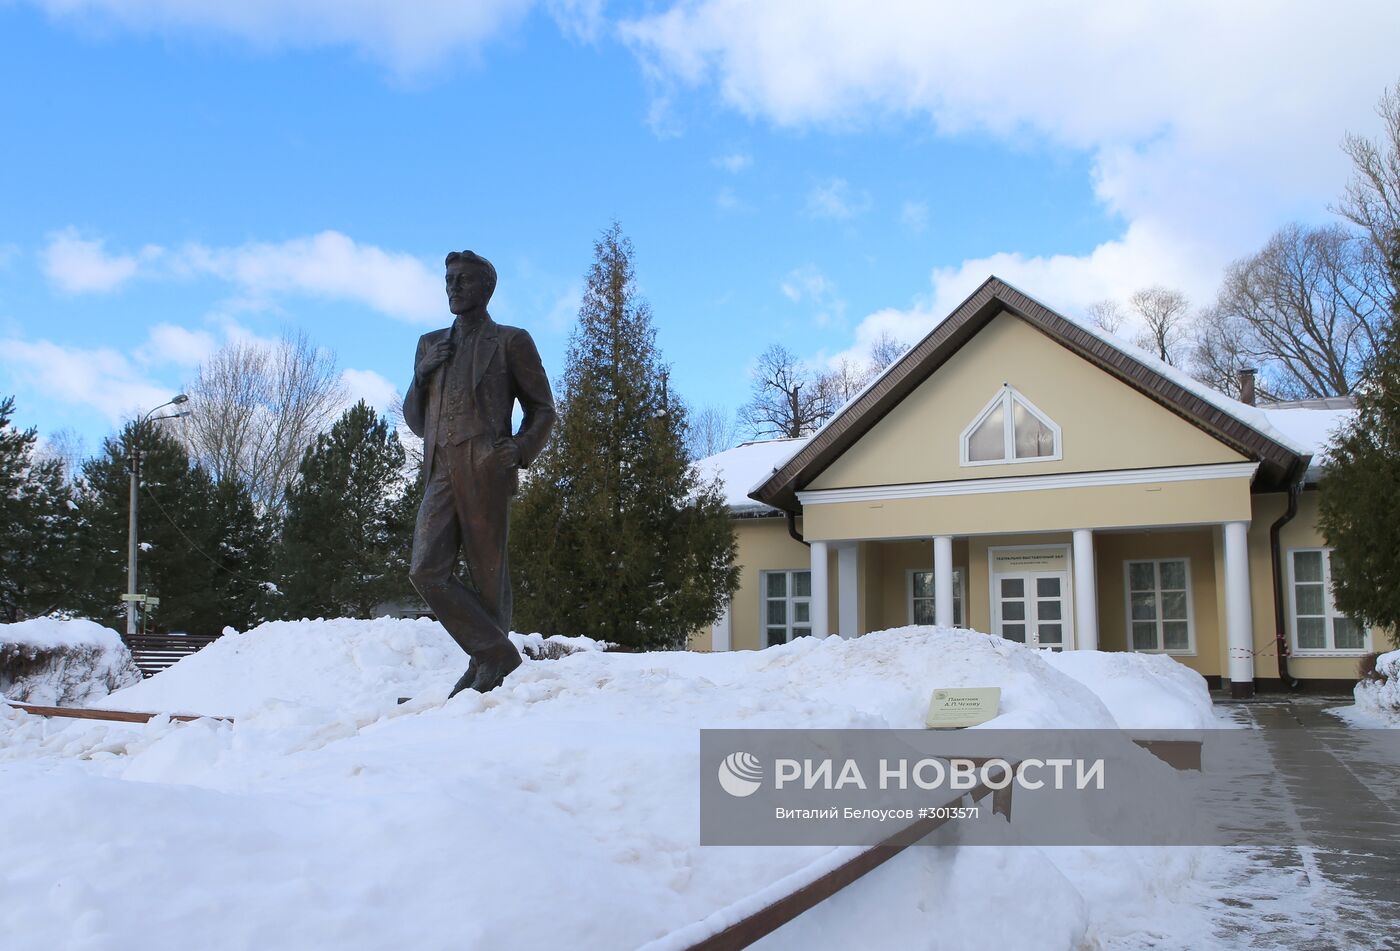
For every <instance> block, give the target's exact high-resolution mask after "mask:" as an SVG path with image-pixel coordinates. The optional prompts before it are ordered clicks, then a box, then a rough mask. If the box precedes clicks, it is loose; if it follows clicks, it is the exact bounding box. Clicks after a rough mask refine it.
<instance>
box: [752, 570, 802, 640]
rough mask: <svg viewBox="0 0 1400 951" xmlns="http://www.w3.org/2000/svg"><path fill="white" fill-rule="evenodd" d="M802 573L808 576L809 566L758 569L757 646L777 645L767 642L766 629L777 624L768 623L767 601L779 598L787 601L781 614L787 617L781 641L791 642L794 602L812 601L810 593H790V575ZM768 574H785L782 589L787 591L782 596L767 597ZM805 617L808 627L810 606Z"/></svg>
mask: <svg viewBox="0 0 1400 951" xmlns="http://www.w3.org/2000/svg"><path fill="white" fill-rule="evenodd" d="M802 573H805V574H807V575H808V576H810V575H811V573H812V569H811V568H771V569H764V570H762V571H760V572H759V573H758V591H759V597H758V625H759V626H758V643H759V647H760V648H762V647H776V646H777V645H775V644H769V643H768V629H769V628H770V627H777V626H778V625H776V624H770V623H768V602H769V601H779V600H781V601H785V602H786V603H787V610H786V611H785V612H784V614H783V616H784V617H785V618H786V619H787V621H786V624H784V627H785V631H784V638H783V643H784V644H791V643H792V628H793V619H792V618H793V614H795V613H796V612H795V611H794V610H793V605H794V604H796V603H797V602H799V601H800V602H806V603H807V604H808V605H810V604H811V603H812V597H811V595H808V596H806V597H795V596H794V595H793V593H792V576H793V575H794V574H802ZM769 575H786V576H787V585H786V586H785V587H784V589H783V590H784V591H786V592H787V594H786V595H785V596H784V597H783V598H770V597H768V576H769ZM807 590H809V591H810V590H811V588H810V587H809V588H808V589H807ZM807 617H808V621H807V627H809V628H810V627H811V626H812V622H811V620H810V619H811V617H812V612H811V608H810V607H809V608H808V609H807Z"/></svg>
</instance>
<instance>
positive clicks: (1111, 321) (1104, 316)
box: [1084, 300, 1127, 334]
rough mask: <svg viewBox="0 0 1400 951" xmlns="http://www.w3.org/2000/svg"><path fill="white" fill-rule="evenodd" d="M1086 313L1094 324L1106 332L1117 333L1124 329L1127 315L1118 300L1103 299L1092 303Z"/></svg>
mask: <svg viewBox="0 0 1400 951" xmlns="http://www.w3.org/2000/svg"><path fill="white" fill-rule="evenodd" d="M1084 312H1085V314H1086V315H1087V316H1088V318H1089V320H1090V321H1091V322H1092V323H1093V325H1094V326H1095V327H1097V328H1099V329H1100V330H1102V331H1103V332H1104V333H1110V334H1116V333H1118V331H1120V330H1122V329H1123V322H1124V321H1125V320H1127V315H1126V314H1124V313H1123V308H1122V307H1121V306H1120V305H1119V303H1118V302H1117V301H1116V300H1101V301H1096V302H1095V303H1093V304H1090V305H1089V306H1088V307H1087V308H1086V309H1085V311H1084Z"/></svg>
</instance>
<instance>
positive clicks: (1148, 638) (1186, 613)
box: [1124, 558, 1196, 654]
mask: <svg viewBox="0 0 1400 951" xmlns="http://www.w3.org/2000/svg"><path fill="white" fill-rule="evenodd" d="M1124 572H1125V574H1126V576H1127V591H1128V644H1129V646H1130V647H1131V648H1132V649H1133V650H1135V651H1151V652H1156V653H1167V654H1194V653H1195V652H1196V631H1195V625H1194V624H1193V623H1192V621H1191V561H1190V559H1188V558H1160V559H1156V560H1142V561H1129V562H1127V563H1126V565H1125V566H1124Z"/></svg>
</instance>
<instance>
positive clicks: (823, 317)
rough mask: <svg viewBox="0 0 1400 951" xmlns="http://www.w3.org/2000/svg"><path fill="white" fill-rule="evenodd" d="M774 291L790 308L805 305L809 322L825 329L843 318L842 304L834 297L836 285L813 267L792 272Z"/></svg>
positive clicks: (836, 296) (844, 308) (810, 265)
mask: <svg viewBox="0 0 1400 951" xmlns="http://www.w3.org/2000/svg"><path fill="white" fill-rule="evenodd" d="M778 290H780V291H781V292H782V294H783V296H784V297H786V298H787V299H788V300H790V301H792V303H794V304H799V305H806V306H807V307H809V308H811V309H812V310H813V311H814V313H813V315H812V320H813V322H814V323H815V324H816V325H817V326H818V327H825V326H828V325H829V324H831V323H832V322H834V321H839V320H840V319H842V318H843V317H844V316H845V315H846V302H845V301H844V300H843V299H842V298H841V296H840V295H839V294H838V293H837V290H836V283H835V282H834V281H832V280H831V279H830V278H829V277H827V276H826V275H825V274H823V273H822V272H821V269H820V268H818V267H817V266H816V265H815V264H804V265H802V266H801V267H798V268H793V269H792V270H791V271H789V272H788V273H787V275H786V276H784V277H783V279H782V280H781V281H779V282H778Z"/></svg>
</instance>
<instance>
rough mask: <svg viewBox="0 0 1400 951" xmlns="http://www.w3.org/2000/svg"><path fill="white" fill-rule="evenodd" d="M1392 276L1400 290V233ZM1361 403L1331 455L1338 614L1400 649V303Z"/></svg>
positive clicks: (1328, 495) (1326, 489)
mask: <svg viewBox="0 0 1400 951" xmlns="http://www.w3.org/2000/svg"><path fill="white" fill-rule="evenodd" d="M1390 270H1391V276H1392V277H1391V280H1392V282H1393V286H1400V234H1396V235H1394V236H1393V240H1392V247H1391V259H1390ZM1355 396H1356V408H1357V413H1356V418H1355V419H1354V420H1352V422H1351V423H1350V424H1349V425H1347V426H1346V427H1344V428H1343V429H1341V430H1340V431H1339V432H1338V433H1337V434H1336V435H1335V436H1334V437H1333V440H1332V445H1331V447H1330V449H1329V461H1328V464H1327V469H1326V474H1325V475H1324V477H1323V480H1322V486H1321V489H1322V498H1321V516H1320V519H1319V522H1320V524H1321V528H1322V532H1323V534H1324V535H1325V536H1326V538H1327V544H1328V545H1330V546H1331V547H1332V592H1333V597H1334V598H1335V600H1336V604H1337V609H1338V610H1339V611H1341V612H1342V613H1344V614H1347V615H1349V616H1351V617H1353V618H1355V619H1357V620H1359V621H1361V622H1362V623H1364V624H1367V625H1369V626H1377V627H1382V628H1385V629H1387V630H1388V631H1389V633H1390V637H1391V640H1392V641H1393V642H1394V643H1395V645H1396V646H1397V647H1400V633H1397V632H1400V491H1397V490H1396V487H1397V486H1400V298H1397V299H1396V301H1395V302H1393V303H1392V304H1391V318H1390V321H1389V326H1388V327H1387V328H1386V331H1385V333H1384V335H1383V337H1382V340H1381V342H1380V344H1379V345H1378V346H1377V347H1376V350H1375V353H1374V354H1373V355H1372V357H1371V360H1370V362H1369V364H1368V365H1367V367H1366V370H1365V373H1364V375H1363V378H1362V383H1361V385H1360V386H1359V387H1358V388H1357V391H1356V394H1355Z"/></svg>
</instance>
